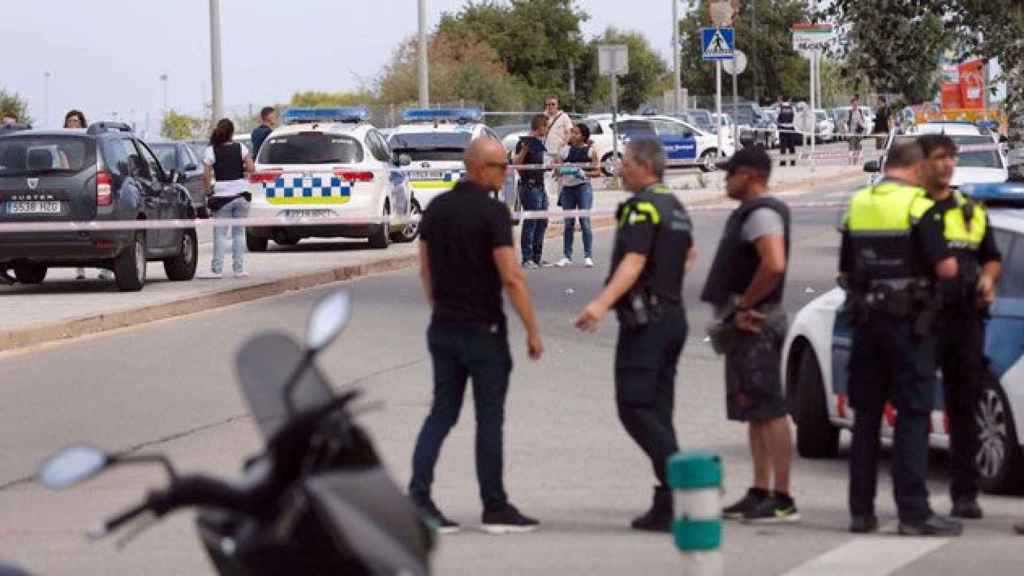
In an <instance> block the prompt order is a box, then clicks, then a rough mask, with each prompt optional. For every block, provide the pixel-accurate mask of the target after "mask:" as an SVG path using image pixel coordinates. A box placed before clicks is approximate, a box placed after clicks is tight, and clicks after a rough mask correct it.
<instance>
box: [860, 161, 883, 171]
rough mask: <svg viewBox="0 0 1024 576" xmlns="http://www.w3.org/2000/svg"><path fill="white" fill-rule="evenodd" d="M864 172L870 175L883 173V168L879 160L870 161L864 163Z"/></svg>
mask: <svg viewBox="0 0 1024 576" xmlns="http://www.w3.org/2000/svg"><path fill="white" fill-rule="evenodd" d="M864 171H865V172H867V173H868V174H877V173H879V172H881V171H882V166H881V165H880V164H879V163H878V160H868V161H867V162H865V163H864Z"/></svg>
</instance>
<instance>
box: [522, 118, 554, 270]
mask: <svg viewBox="0 0 1024 576" xmlns="http://www.w3.org/2000/svg"><path fill="white" fill-rule="evenodd" d="M547 130H548V118H547V116H545V115H543V114H538V115H536V116H534V117H533V120H532V121H531V122H530V135H529V136H524V137H522V138H520V139H519V143H517V144H516V151H515V163H516V164H520V165H522V164H544V159H545V155H546V154H547V152H549V151H548V150H547V149H546V148H545V147H544V136H545V135H546V134H547ZM550 152H552V153H557V152H558V151H557V150H551V151H550ZM519 201H520V203H521V204H522V206H523V210H526V211H528V212H530V211H543V210H547V209H548V193H547V192H546V191H545V190H544V171H543V170H520V171H519ZM547 228H548V219H547V218H530V219H528V220H524V221H523V231H522V237H521V238H520V244H521V248H522V254H523V268H540V267H542V266H547V265H548V263H547V262H545V261H544V260H543V258H542V257H541V256H542V254H543V252H544V233H545V231H547Z"/></svg>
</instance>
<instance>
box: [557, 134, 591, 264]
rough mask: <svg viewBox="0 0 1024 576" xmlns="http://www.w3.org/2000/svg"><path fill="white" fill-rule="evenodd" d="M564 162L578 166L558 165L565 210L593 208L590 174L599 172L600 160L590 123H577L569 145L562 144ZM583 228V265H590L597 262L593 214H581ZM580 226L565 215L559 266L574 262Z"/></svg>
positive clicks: (561, 201)
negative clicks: (594, 249) (593, 143)
mask: <svg viewBox="0 0 1024 576" xmlns="http://www.w3.org/2000/svg"><path fill="white" fill-rule="evenodd" d="M559 156H560V159H561V161H562V162H565V163H566V164H575V165H576V166H574V167H568V166H566V167H564V168H558V169H557V170H556V173H557V174H558V175H559V178H560V179H561V181H560V182H559V183H560V184H561V185H562V190H561V192H559V194H558V205H559V206H561V207H562V209H563V210H590V209H591V207H593V205H594V192H593V189H591V187H590V177H591V176H593V175H596V174H599V172H598V167H599V165H600V164H599V162H598V159H597V151H595V150H594V147H593V145H592V144H591V142H590V129H589V128H587V125H586V124H582V123H581V124H577V125H575V126H573V128H572V132H571V136H570V137H569V145H568V146H565V147H563V148H562V150H561V153H560V154H559ZM580 164H589V165H590V167H588V168H581V167H579V165H580ZM579 220H580V232H582V233H583V265H584V266H586V267H587V268H591V267H593V266H594V253H593V245H594V235H593V232H591V228H590V218H580V219H579ZM575 229H576V219H575V218H566V219H565V232H564V235H565V237H564V239H563V244H562V247H563V249H564V257H563V258H562V259H561V260H559V261H558V263H557V264H555V266H558V267H559V268H564V267H565V266H568V265H570V264H572V245H573V235H574V232H575Z"/></svg>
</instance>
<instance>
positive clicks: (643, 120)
mask: <svg viewBox="0 0 1024 576" xmlns="http://www.w3.org/2000/svg"><path fill="white" fill-rule="evenodd" d="M617 127H618V132H619V136H620V138H622V140H623V142H628V141H629V140H631V139H633V138H654V139H657V140H659V141H661V144H662V146H663V147H664V148H665V156H666V157H667V159H668V162H669V165H670V166H674V167H685V166H695V167H699V168H700V169H701V170H703V171H704V172H711V171H712V170H715V163H716V162H717V158H716V156H717V154H718V137H717V136H715V135H714V134H711V133H709V132H705V131H704V130H701V129H700V128H697V127H696V126H693V125H692V124H688V123H686V122H684V121H682V120H680V119H678V118H673V117H672V116H628V117H626V118H624V119H622V120H619V122H618V124H617ZM735 152H736V146H735V144H734V143H733V141H732V138H731V137H729V138H723V140H722V154H721V157H722V158H727V157H729V156H732V155H733V154H734V153H735Z"/></svg>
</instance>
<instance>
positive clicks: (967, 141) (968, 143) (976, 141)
mask: <svg viewBox="0 0 1024 576" xmlns="http://www.w3.org/2000/svg"><path fill="white" fill-rule="evenodd" d="M951 138H952V139H953V142H955V143H956V146H957V148H959V149H960V156H959V158H958V159H957V162H956V165H957V167H958V168H1000V169H1001V168H1005V166H1003V159H1002V158H1001V157H1000V156H999V146H998V145H997V144H996V143H994V142H992V138H990V137H988V136H951ZM914 139H915V138H914V137H905V136H904V137H900V138H897V139H896V142H899V143H904V142H909V141H913V140H914ZM978 147H988V148H990V149H987V150H986V149H982V150H978V149H977V148H978Z"/></svg>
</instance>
